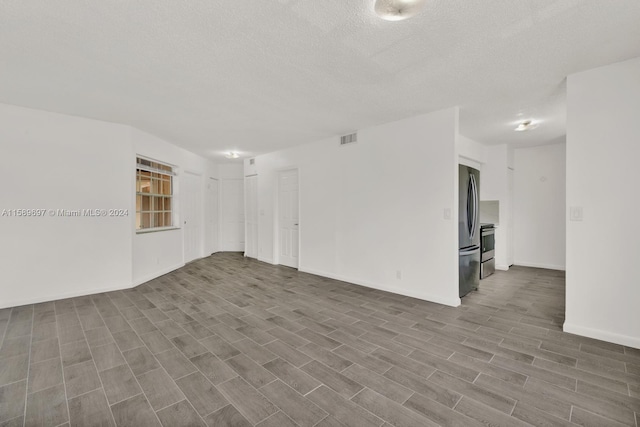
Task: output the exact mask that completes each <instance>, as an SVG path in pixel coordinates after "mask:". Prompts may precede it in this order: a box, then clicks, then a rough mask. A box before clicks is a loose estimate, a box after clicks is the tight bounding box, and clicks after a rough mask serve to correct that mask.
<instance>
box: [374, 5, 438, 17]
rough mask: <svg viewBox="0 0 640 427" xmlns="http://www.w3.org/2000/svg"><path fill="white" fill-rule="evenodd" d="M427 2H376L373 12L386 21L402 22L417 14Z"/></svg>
mask: <svg viewBox="0 0 640 427" xmlns="http://www.w3.org/2000/svg"><path fill="white" fill-rule="evenodd" d="M426 3H427V0H376V3H375V6H374V10H375V12H376V14H377V15H378V16H379V17H380V18H382V19H384V20H386V21H402V20H403V19H409V18H412V17H414V16H416V15H417V14H419V13H420V12H421V11H422V9H423V8H424V6H425V4H426Z"/></svg>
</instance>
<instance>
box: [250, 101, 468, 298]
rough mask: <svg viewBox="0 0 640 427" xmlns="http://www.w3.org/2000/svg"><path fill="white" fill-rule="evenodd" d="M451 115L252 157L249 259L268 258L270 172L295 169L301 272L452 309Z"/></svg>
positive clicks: (273, 184)
mask: <svg viewBox="0 0 640 427" xmlns="http://www.w3.org/2000/svg"><path fill="white" fill-rule="evenodd" d="M457 121H458V110H457V108H456V109H448V110H443V111H438V112H435V113H431V114H427V115H421V116H417V117H412V118H410V119H406V120H401V121H397V122H393V123H387V124H384V125H380V126H376V127H373V128H368V129H362V130H360V131H359V132H358V142H357V143H355V144H351V145H347V146H342V147H341V146H340V145H339V139H338V138H329V139H326V140H322V141H318V142H316V143H313V144H307V145H304V146H300V147H295V148H292V149H288V150H283V151H279V152H276V153H270V154H266V155H262V156H258V157H257V158H256V162H255V168H252V169H251V172H253V173H256V172H257V174H258V176H259V179H258V186H259V189H258V194H259V201H258V204H259V210H260V217H259V259H261V260H263V261H266V262H277V256H275V254H276V253H277V239H275V238H274V237H275V236H276V234H275V225H276V221H275V218H276V215H277V212H276V206H277V203H276V202H277V173H278V171H280V170H285V169H290V168H294V167H297V168H298V169H299V174H300V270H301V271H307V272H311V273H315V274H319V275H322V276H326V277H333V278H337V279H340V280H345V281H348V282H352V283H357V284H362V285H365V286H369V287H373V288H377V289H384V290H388V291H391V292H395V293H398V294H403V295H409V296H414V297H417V298H422V299H426V300H430V301H436V302H440V303H443V304H447V305H452V306H456V305H459V304H460V299H459V298H458V251H457V249H458V248H457V246H458V245H457V243H458V237H457V227H456V222H457V179H458V166H457V164H458V154H457V151H456V137H457V126H458V122H457ZM444 209H450V210H451V212H452V218H451V219H449V220H445V219H444V215H443V212H444ZM263 213H264V214H263ZM398 272H400V274H399V275H400V278H399V279H398Z"/></svg>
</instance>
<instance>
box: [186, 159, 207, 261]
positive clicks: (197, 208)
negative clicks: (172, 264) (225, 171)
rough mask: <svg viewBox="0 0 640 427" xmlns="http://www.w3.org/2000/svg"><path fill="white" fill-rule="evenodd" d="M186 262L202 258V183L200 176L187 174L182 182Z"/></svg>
mask: <svg viewBox="0 0 640 427" xmlns="http://www.w3.org/2000/svg"><path fill="white" fill-rule="evenodd" d="M181 184H182V185H181V194H182V226H183V236H184V262H189V261H193V260H194V259H196V258H200V257H201V256H202V243H203V233H202V228H203V227H202V182H201V177H200V176H199V175H195V174H192V173H189V172H186V173H185V174H184V175H183V176H182V180H181Z"/></svg>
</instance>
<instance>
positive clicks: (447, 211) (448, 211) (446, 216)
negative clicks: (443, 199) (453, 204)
mask: <svg viewBox="0 0 640 427" xmlns="http://www.w3.org/2000/svg"><path fill="white" fill-rule="evenodd" d="M444 219H451V209H449V208H446V209H445V210H444Z"/></svg>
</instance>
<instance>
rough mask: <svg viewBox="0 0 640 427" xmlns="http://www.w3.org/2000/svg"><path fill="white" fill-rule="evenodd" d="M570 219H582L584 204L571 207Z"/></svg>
mask: <svg viewBox="0 0 640 427" xmlns="http://www.w3.org/2000/svg"><path fill="white" fill-rule="evenodd" d="M569 221H582V206H571V207H569Z"/></svg>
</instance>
